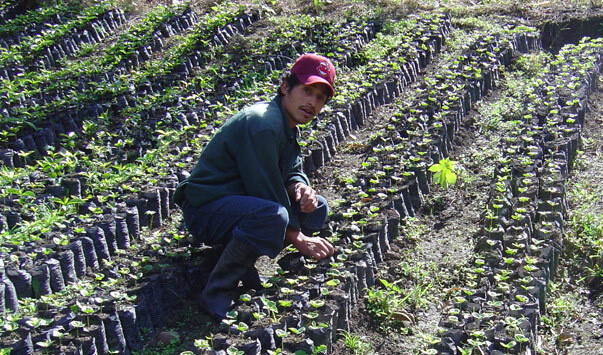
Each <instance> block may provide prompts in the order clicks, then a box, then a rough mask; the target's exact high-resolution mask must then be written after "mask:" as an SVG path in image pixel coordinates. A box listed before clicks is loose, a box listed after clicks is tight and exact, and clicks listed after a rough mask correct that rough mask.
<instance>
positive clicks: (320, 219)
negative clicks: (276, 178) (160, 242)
mask: <svg viewBox="0 0 603 355" xmlns="http://www.w3.org/2000/svg"><path fill="white" fill-rule="evenodd" d="M317 198H318V207H317V208H316V210H314V211H313V212H310V213H304V212H301V211H300V207H299V204H298V203H296V202H293V205H292V206H291V207H292V210H293V211H292V212H293V213H295V214H296V215H297V216H298V218H299V222H300V225H301V229H302V232H304V234H308V233H311V232H315V231H318V230H319V229H320V228H321V227H322V226H323V224H324V223H325V221H326V219H327V216H328V214H329V207H328V205H327V201H326V200H325V199H324V197H322V196H320V195H318V196H317ZM182 214H183V216H184V224H185V225H186V228H187V229H188V231H189V232H190V233H191V234H192V235H193V237H194V238H196V239H198V240H199V241H201V242H203V243H204V244H207V245H218V244H222V245H225V244H227V243H228V241H229V240H230V238H231V237H234V238H239V239H242V240H244V241H246V242H247V243H248V244H249V245H250V246H251V247H252V248H253V250H254V251H255V252H256V253H257V254H259V255H268V256H269V257H271V258H275V257H276V256H277V255H278V253H279V252H280V251H281V250H282V249H283V242H284V240H285V230H286V229H287V225H288V224H289V213H288V212H287V209H286V208H285V207H283V206H282V205H280V204H278V203H276V202H272V201H268V200H264V199H261V198H258V197H252V196H239V195H230V196H225V197H222V198H219V199H217V200H214V201H211V202H208V203H206V204H204V205H201V206H199V207H195V206H193V205H191V204H190V203H189V202H188V201H187V200H186V199H185V200H184V202H183V203H182Z"/></svg>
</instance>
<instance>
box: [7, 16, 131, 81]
mask: <svg viewBox="0 0 603 355" xmlns="http://www.w3.org/2000/svg"><path fill="white" fill-rule="evenodd" d="M123 23H125V16H124V14H123V13H122V12H121V11H119V10H116V9H111V7H110V6H109V5H107V4H101V5H98V6H95V7H89V8H86V9H85V10H83V11H82V12H81V13H80V14H78V16H77V17H76V18H75V19H73V20H72V21H70V22H67V23H64V24H57V25H55V26H54V27H55V28H52V29H48V30H44V31H42V33H40V34H39V35H35V36H30V37H28V38H25V39H23V40H22V41H21V42H20V43H19V44H15V45H12V46H10V47H9V48H6V49H5V48H1V49H0V65H2V67H3V70H2V71H1V72H0V77H1V78H2V79H5V80H12V79H13V78H15V77H16V76H17V74H19V75H23V74H24V73H26V72H28V71H31V70H37V69H46V68H51V67H53V66H54V63H55V62H56V61H58V60H59V59H61V58H64V57H66V56H69V55H72V54H74V53H75V52H77V51H78V50H80V48H81V47H82V46H83V45H88V44H91V43H97V42H101V41H102V40H103V39H104V38H105V37H107V36H108V35H109V34H111V33H113V32H114V31H115V29H117V28H118V27H119V26H121V25H122V24H123Z"/></svg>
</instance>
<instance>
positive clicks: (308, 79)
mask: <svg viewBox="0 0 603 355" xmlns="http://www.w3.org/2000/svg"><path fill="white" fill-rule="evenodd" d="M297 78H298V79H299V82H300V83H302V84H304V85H312V84H319V83H320V84H325V85H326V86H328V87H329V90H330V91H331V97H333V96H335V89H333V86H331V84H329V82H328V81H327V80H326V79H325V78H323V77H320V76H318V75H298V76H297Z"/></svg>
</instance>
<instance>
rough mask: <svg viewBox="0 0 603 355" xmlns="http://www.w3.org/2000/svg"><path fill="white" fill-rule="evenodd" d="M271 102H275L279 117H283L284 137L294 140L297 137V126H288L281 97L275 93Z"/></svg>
mask: <svg viewBox="0 0 603 355" xmlns="http://www.w3.org/2000/svg"><path fill="white" fill-rule="evenodd" d="M272 102H274V103H276V104H277V106H278V109H279V110H280V111H281V117H282V118H283V127H284V130H285V137H286V138H287V140H288V141H290V142H291V141H296V138H297V137H299V128H297V127H294V128H291V126H289V121H288V120H287V115H285V110H284V109H283V103H282V102H281V98H280V97H279V96H278V95H277V96H275V97H274V99H272Z"/></svg>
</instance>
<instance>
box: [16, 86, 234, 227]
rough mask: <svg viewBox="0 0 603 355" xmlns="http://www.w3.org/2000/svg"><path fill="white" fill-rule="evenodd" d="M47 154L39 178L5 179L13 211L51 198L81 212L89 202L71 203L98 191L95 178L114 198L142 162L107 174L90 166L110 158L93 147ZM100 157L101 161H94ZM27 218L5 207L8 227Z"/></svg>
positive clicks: (153, 175) (153, 155) (157, 221)
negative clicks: (83, 151) (79, 169)
mask: <svg viewBox="0 0 603 355" xmlns="http://www.w3.org/2000/svg"><path fill="white" fill-rule="evenodd" d="M239 99H241V98H239ZM106 134H108V133H106ZM165 135H166V136H167V135H169V134H168V133H166V134H165ZM90 139H92V140H93V141H94V140H95V137H94V136H92V137H90ZM181 139H182V138H181ZM185 140H186V139H185ZM164 141H167V139H164ZM100 144H104V143H103V142H102V141H101V142H100V143H99V145H100ZM89 147H90V146H89ZM185 154H186V153H185ZM49 155H50V156H48V157H45V158H44V159H42V160H39V161H38V165H39V167H41V168H42V170H43V171H44V172H45V173H46V175H47V176H48V177H46V178H42V177H40V176H38V175H37V174H34V175H32V174H30V173H31V172H30V173H28V172H27V170H19V175H14V174H13V175H12V176H11V177H10V178H9V179H7V180H6V183H7V184H6V185H7V186H11V188H9V189H10V190H11V191H5V193H8V194H9V197H12V201H10V200H6V199H5V204H6V205H8V206H9V207H12V210H13V211H14V210H15V209H16V210H17V211H18V210H19V208H18V207H19V206H25V205H27V204H31V202H32V201H33V200H35V201H36V203H35V204H36V205H40V204H42V203H44V202H45V201H46V203H47V204H48V201H51V202H53V203H51V204H50V206H51V208H52V206H53V205H56V203H60V204H71V205H72V206H71V207H72V208H71V212H70V213H71V214H72V213H74V212H75V211H80V212H81V211H83V212H84V213H85V212H88V210H87V208H89V207H90V205H91V203H88V204H86V205H84V206H83V207H80V208H78V209H76V208H75V206H73V205H75V204H80V203H82V201H81V200H79V198H81V197H82V196H84V195H89V194H90V193H92V194H93V195H94V191H97V192H96V193H99V191H98V187H95V186H94V185H98V184H99V181H98V180H99V179H101V180H106V181H100V183H101V184H102V185H103V186H105V187H108V188H110V189H111V190H110V191H108V193H107V192H105V193H104V195H105V196H107V195H108V198H110V199H111V200H113V198H114V197H115V196H118V195H123V194H124V189H123V188H122V186H120V185H121V184H122V183H123V182H124V181H125V180H128V177H131V178H136V177H140V175H141V169H140V168H141V166H140V165H136V167H135V169H128V168H131V166H130V167H127V166H123V167H122V168H124V169H126V170H127V171H121V170H120V171H119V172H123V173H126V174H123V175H122V176H123V177H122V178H118V177H116V175H117V174H112V175H108V176H107V175H106V171H104V170H102V169H101V170H97V171H93V170H91V168H95V167H96V166H97V165H99V164H102V165H107V164H110V159H109V157H108V156H107V155H99V154H95V152H94V151H92V154H90V152H88V153H86V154H85V155H82V154H78V153H77V152H76V153H74V154H71V153H68V152H57V153H50V154H49ZM158 155H159V154H157V152H154V153H151V154H149V156H148V157H145V158H144V161H145V162H148V163H150V164H153V163H154V162H155V161H156V159H157V156H158ZM91 158H95V159H92V160H91ZM99 159H100V160H102V161H97V160H99ZM169 160H170V158H167V161H169ZM82 163H84V165H85V166H87V167H88V168H87V169H88V171H87V173H86V174H84V173H83V172H82V171H80V172H79V173H77V175H78V176H77V178H75V179H74V178H69V177H66V176H64V175H65V174H69V173H73V172H75V171H76V170H78V167H81V166H82ZM145 165H146V164H145ZM113 166H114V167H115V165H113ZM143 167H144V165H143ZM33 171H36V169H34V170H33ZM91 173H94V175H91ZM116 173H117V172H116ZM101 174H102V175H103V176H102V177H101V176H95V175H101ZM142 174H145V175H149V174H150V175H149V179H154V178H156V175H157V171H155V170H153V171H151V172H145V173H142ZM164 174H165V173H164ZM167 174H168V175H169V174H172V175H173V173H170V172H169V171H168V172H167ZM159 175H161V173H159ZM57 178H58V179H57ZM95 180H96V181H95ZM172 180H173V179H172ZM138 181H145V179H144V178H142V179H139V180H138ZM59 182H60V186H57V183H59ZM111 184H112V185H116V186H111ZM172 185H173V183H172ZM43 186H46V188H45V189H44V187H43ZM32 191H37V192H38V194H37V195H35V194H33V193H32ZM67 191H70V192H69V193H70V194H71V195H72V196H75V197H76V199H69V197H68V196H66V195H65V193H66V192H67ZM40 192H43V193H44V194H40ZM101 192H102V191H101ZM125 192H127V191H125ZM10 195H12V196H10ZM111 196H113V197H111ZM99 197H100V196H99ZM61 199H62V200H61ZM120 200H122V201H123V199H120ZM164 200H166V201H167V199H166V198H164ZM57 201H58V202H57ZM78 201H79V202H78ZM94 202H95V203H94V205H95V206H94V209H95V210H99V211H100V209H101V208H100V207H102V203H103V200H100V199H96V198H95V199H94ZM99 203H100V204H99ZM143 205H144V203H143ZM21 208H22V207H21ZM140 208H142V207H139V209H140ZM145 211H146V210H145ZM42 212H46V210H42ZM59 212H64V211H59ZM141 214H143V213H142V212H141ZM61 215H63V214H61ZM144 217H145V216H144V214H143V217H142V218H144ZM30 219H31V218H28V216H27V215H24V216H22V218H21V217H20V216H19V215H18V213H14V212H8V213H6V211H5V222H6V223H7V225H8V226H7V227H8V228H13V227H15V226H17V225H19V223H20V221H22V220H25V221H27V220H30ZM34 219H35V218H34ZM145 220H146V218H145ZM160 222H161V220H160V219H155V222H154V224H155V225H157V224H160ZM146 224H147V223H143V225H146ZM28 231H29V233H28V234H30V235H32V234H33V235H34V236H36V235H39V230H36V231H34V232H36V233H32V230H31V229H29V230H28Z"/></svg>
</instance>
